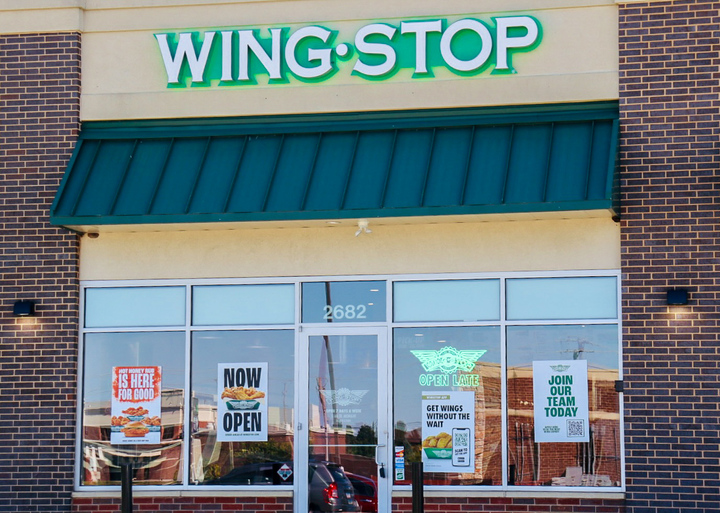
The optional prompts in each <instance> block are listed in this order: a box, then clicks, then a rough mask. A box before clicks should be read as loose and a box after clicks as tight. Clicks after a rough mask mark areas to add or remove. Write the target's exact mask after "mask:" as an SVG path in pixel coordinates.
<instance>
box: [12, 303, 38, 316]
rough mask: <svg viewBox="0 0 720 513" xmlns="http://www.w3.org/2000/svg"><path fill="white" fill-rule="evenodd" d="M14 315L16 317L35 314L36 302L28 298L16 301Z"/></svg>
mask: <svg viewBox="0 0 720 513" xmlns="http://www.w3.org/2000/svg"><path fill="white" fill-rule="evenodd" d="M13 315H14V316H15V317H31V316H33V315H35V302H34V301H30V300H28V299H21V300H20V301H15V304H14V305H13Z"/></svg>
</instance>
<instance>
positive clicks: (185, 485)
mask: <svg viewBox="0 0 720 513" xmlns="http://www.w3.org/2000/svg"><path fill="white" fill-rule="evenodd" d="M562 277H614V278H615V279H616V286H617V299H616V301H617V302H616V305H617V312H616V314H617V316H616V318H614V319H552V320H512V321H509V320H507V301H506V292H507V286H506V280H507V279H512V278H562ZM482 279H499V280H500V298H499V300H500V319H499V320H490V321H473V322H458V321H443V322H433V321H427V322H425V321H424V322H416V321H413V322H396V321H395V320H394V319H393V304H394V303H393V299H394V297H393V292H394V290H393V287H394V284H395V283H396V282H406V281H452V280H482ZM318 281H332V282H335V281H385V282H386V291H385V292H386V303H385V304H386V310H387V311H386V317H385V319H386V320H385V321H381V322H367V323H342V322H334V323H332V326H333V327H337V328H340V327H348V328H356V329H359V330H361V329H363V328H371V327H376V328H382V329H386V330H387V337H388V338H387V340H388V349H389V351H390V352H392V347H393V338H392V337H393V333H394V330H395V329H396V328H432V327H463V326H478V327H479V326H499V327H500V337H501V340H500V344H501V380H502V382H501V390H502V392H501V393H502V398H501V404H502V412H501V419H502V426H501V429H502V483H501V484H500V485H497V486H495V485H492V486H477V485H464V486H462V485H442V486H431V487H429V488H430V490H432V491H438V492H452V491H454V492H457V491H459V490H463V491H468V492H469V491H472V492H495V493H497V492H499V491H500V492H504V493H511V492H522V493H527V492H532V493H534V494H537V495H538V496H542V495H545V494H547V493H552V492H576V493H584V494H588V493H600V494H608V493H613V492H614V493H618V492H623V493H624V492H625V479H626V469H625V446H624V406H623V395H622V393H619V397H618V405H619V412H618V413H619V416H620V419H619V429H620V433H619V439H620V447H619V455H618V456H619V458H620V473H621V479H620V486H619V487H617V486H612V487H582V486H572V487H550V486H547V487H546V486H518V485H508V484H507V482H508V444H507V415H508V411H507V410H508V408H507V406H508V405H507V358H506V357H507V327H508V326H523V325H525V326H543V325H583V324H584V325H588V324H591V325H599V324H604V325H608V324H609V325H615V326H616V327H617V331H618V337H617V339H618V379H619V380H620V381H622V379H623V368H622V363H623V351H622V346H623V344H622V303H621V285H622V283H621V272H620V270H617V269H609V270H572V271H521V272H512V271H510V272H493V273H489V272H488V273H433V274H395V275H348V276H312V277H310V276H308V277H289V278H288V277H262V278H231V279H221V278H218V279H214V278H203V279H157V280H86V281H81V282H80V302H79V303H80V304H79V306H80V314H79V321H80V328H79V341H78V367H77V405H78V406H77V411H76V444H75V445H76V447H75V477H74V480H73V482H74V489H75V490H76V491H78V492H90V491H92V492H117V490H118V489H119V485H84V484H83V483H82V476H83V472H84V469H83V455H82V449H83V411H84V402H83V401H84V372H83V368H84V365H85V334H87V333H93V332H100V333H125V332H127V333H132V332H160V331H163V332H168V331H174V332H184V334H185V391H186V393H185V398H184V401H185V406H184V429H183V460H184V461H183V469H182V480H181V481H182V482H181V484H176V485H142V487H141V490H146V491H148V492H157V491H160V490H162V491H165V492H178V493H180V492H182V493H187V492H202V491H208V492H210V491H213V492H216V491H219V490H226V491H232V492H233V493H238V492H243V491H248V492H258V491H266V492H267V491H270V490H271V491H273V492H277V493H281V492H282V491H292V490H293V489H294V487H293V485H274V486H267V485H260V486H253V485H240V486H234V485H218V486H213V485H203V486H199V485H195V484H191V483H190V472H189V462H190V461H191V460H190V450H191V445H192V444H191V443H190V441H191V439H192V433H191V431H190V429H191V404H190V403H191V397H190V396H191V394H190V393H189V392H190V390H191V377H192V376H191V348H192V345H191V344H192V335H193V333H195V332H198V331H233V330H243V331H244V330H248V331H250V330H292V331H293V332H294V338H295V344H296V353H295V354H296V357H297V354H298V352H297V350H298V344H299V340H300V338H301V337H300V336H299V334H300V331H301V330H302V328H303V327H305V326H307V327H324V328H327V327H328V324H327V323H312V324H311V323H303V322H302V318H301V315H302V284H303V283H305V282H318ZM262 284H267V285H274V284H287V285H290V284H292V285H293V286H294V287H295V304H294V309H295V312H294V323H292V324H270V325H268V324H247V325H227V326H225V325H212V326H206V325H198V326H194V325H193V324H192V291H193V287H194V286H196V285H262ZM156 286H183V287H185V325H184V326H153V327H147V326H145V327H119V328H86V327H85V301H86V298H85V291H86V289H88V288H113V287H115V288H117V287H156ZM298 365H299V362H298V361H297V359H296V361H295V367H296V372H295V376H296V378H297V376H298V370H297V368H298ZM388 372H389V375H388V380H389V381H388V382H389V383H392V384H393V386H394V382H393V368H392V364H391V365H390V366H389V370H388ZM388 393H389V398H388V404H389V410H390V412H389V413H390V415H389V424H390V426H389V427H390V428H392V427H394V407H393V404H392V399H393V393H392V389H391V390H389V392H388ZM295 401H296V402H297V401H298V397H297V390H296V397H295ZM296 407H297V404H296ZM297 436H298V435H297V432H296V442H295V444H294V445H295V447H296V450H299V448H298V444H297ZM389 463H391V462H389ZM390 478H392V476H390ZM390 487H391V489H392V491H393V493H395V492H407V491H409V490H410V489H411V486H410V485H396V484H394V481H393V483H391V484H390Z"/></svg>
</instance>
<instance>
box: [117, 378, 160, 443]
mask: <svg viewBox="0 0 720 513" xmlns="http://www.w3.org/2000/svg"><path fill="white" fill-rule="evenodd" d="M161 392H162V368H161V367H159V366H152V367H113V369H112V400H111V405H110V410H111V415H112V417H111V418H110V443H111V444H112V445H122V444H159V443H160V433H161V431H162V419H161V415H162V393H161Z"/></svg>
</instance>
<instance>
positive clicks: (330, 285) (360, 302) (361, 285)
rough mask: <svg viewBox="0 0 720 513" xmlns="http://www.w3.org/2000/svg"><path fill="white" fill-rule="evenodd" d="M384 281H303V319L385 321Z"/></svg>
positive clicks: (308, 320) (335, 321)
mask: <svg viewBox="0 0 720 513" xmlns="http://www.w3.org/2000/svg"><path fill="white" fill-rule="evenodd" d="M385 304H386V301H385V282H384V281H335V282H313V283H303V286H302V320H303V322H321V323H330V322H333V323H339V322H340V323H342V322H351V323H356V322H381V321H384V320H385V317H386V311H385Z"/></svg>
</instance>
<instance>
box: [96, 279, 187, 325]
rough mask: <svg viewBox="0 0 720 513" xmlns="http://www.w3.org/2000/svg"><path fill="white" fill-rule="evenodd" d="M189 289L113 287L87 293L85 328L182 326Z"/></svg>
mask: <svg viewBox="0 0 720 513" xmlns="http://www.w3.org/2000/svg"><path fill="white" fill-rule="evenodd" d="M184 324H185V287H111V288H89V289H86V290H85V327H86V328H122V327H129V326H132V327H138V328H139V327H143V328H149V327H152V326H182V325H184Z"/></svg>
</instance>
